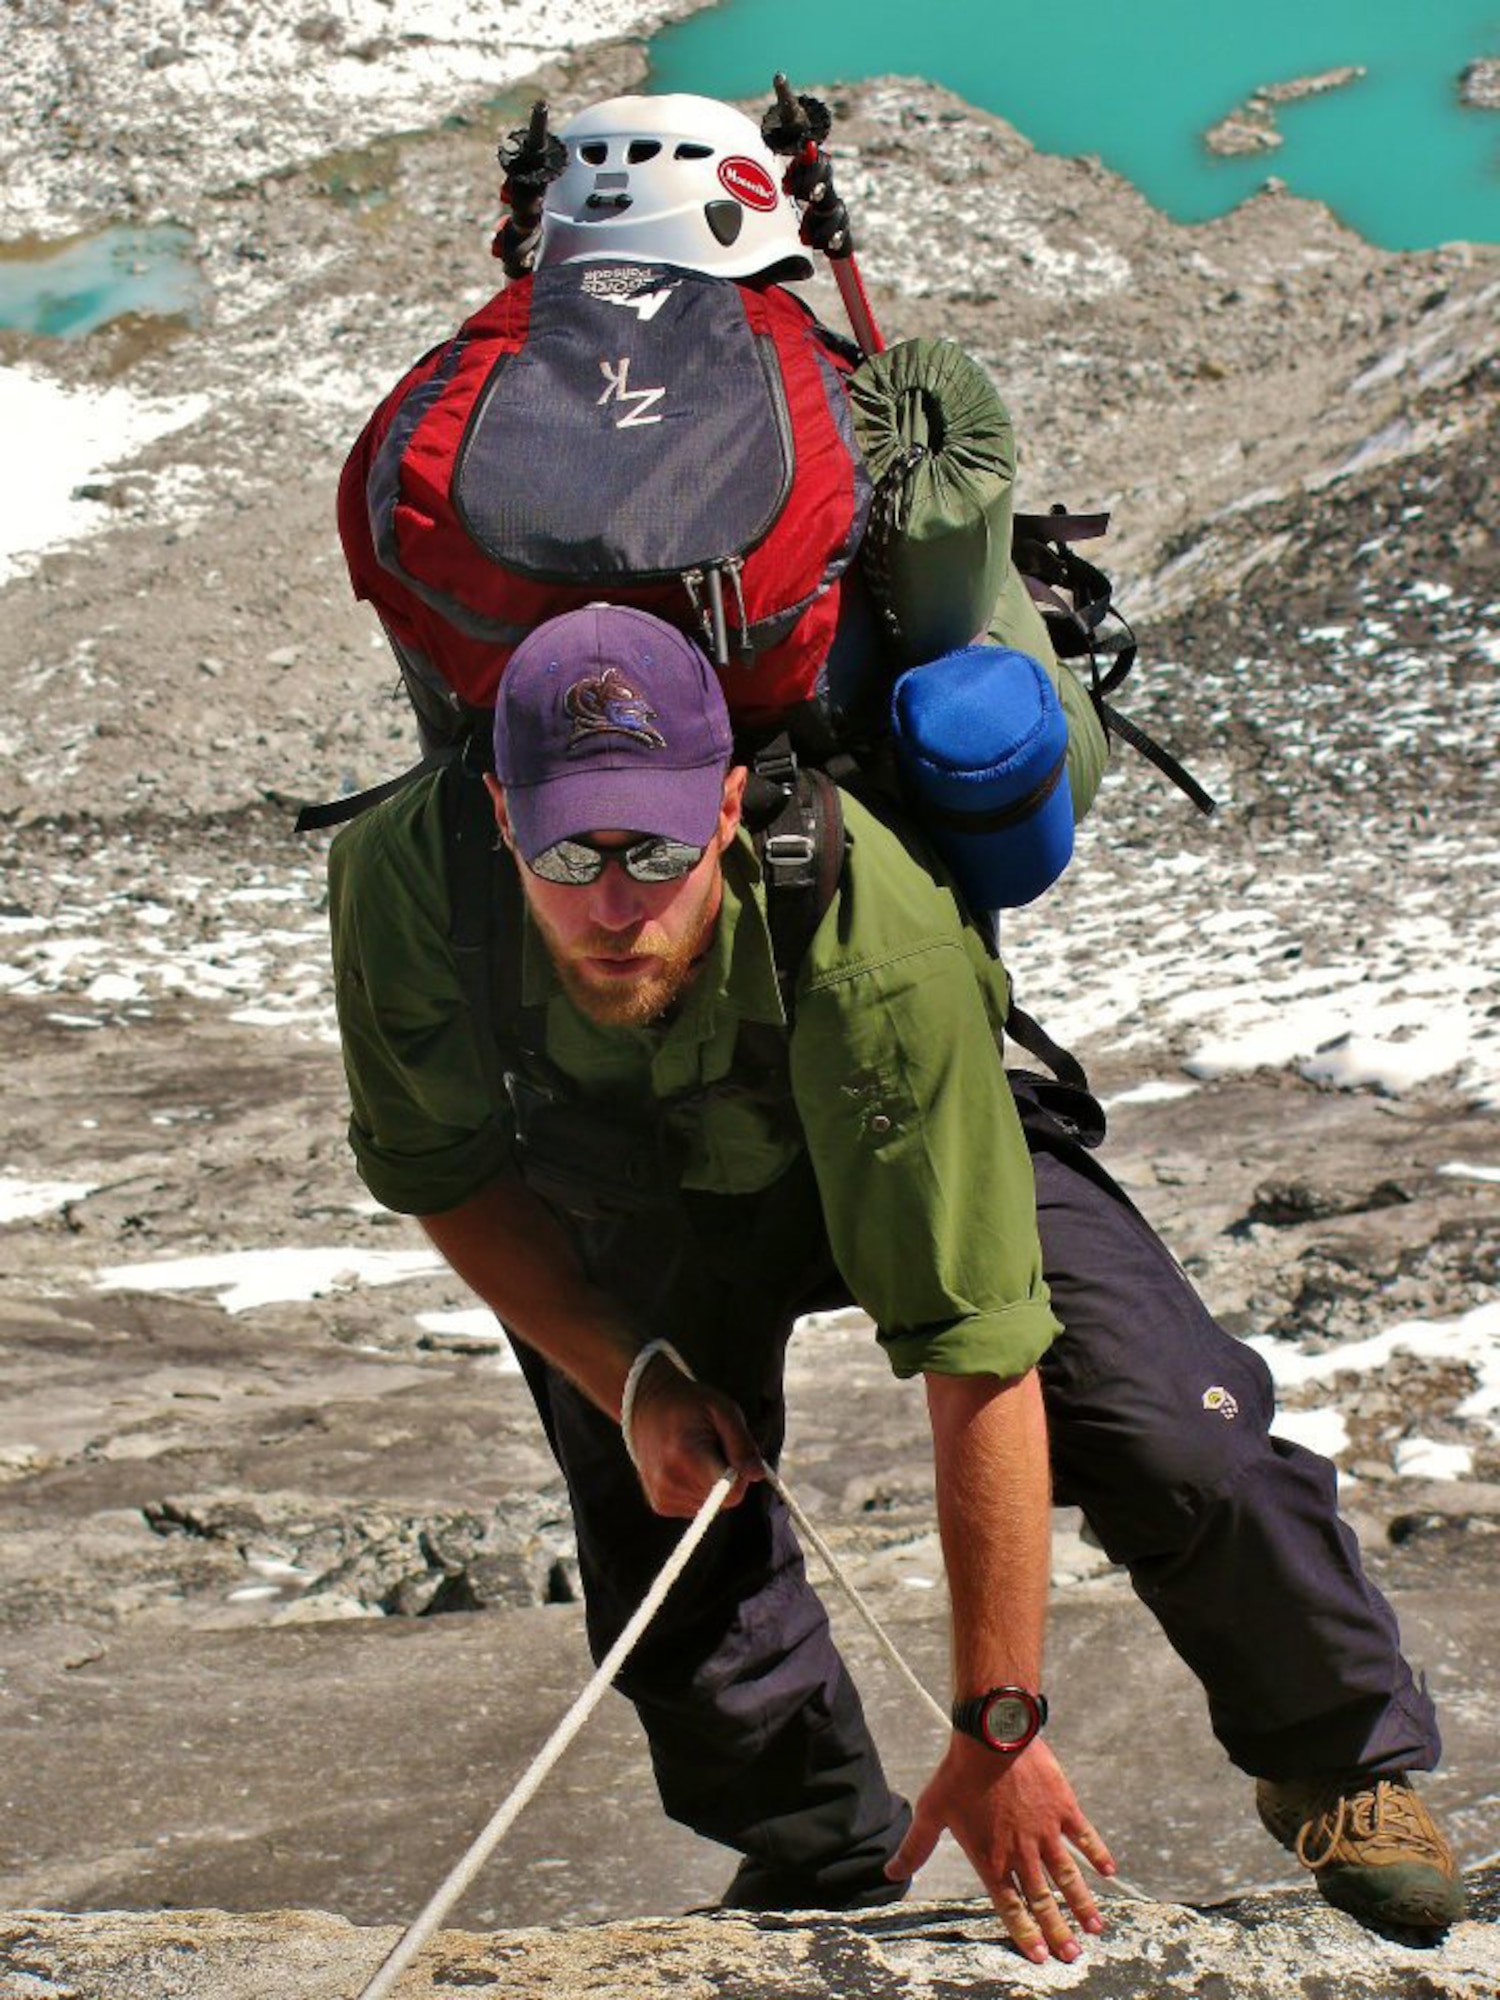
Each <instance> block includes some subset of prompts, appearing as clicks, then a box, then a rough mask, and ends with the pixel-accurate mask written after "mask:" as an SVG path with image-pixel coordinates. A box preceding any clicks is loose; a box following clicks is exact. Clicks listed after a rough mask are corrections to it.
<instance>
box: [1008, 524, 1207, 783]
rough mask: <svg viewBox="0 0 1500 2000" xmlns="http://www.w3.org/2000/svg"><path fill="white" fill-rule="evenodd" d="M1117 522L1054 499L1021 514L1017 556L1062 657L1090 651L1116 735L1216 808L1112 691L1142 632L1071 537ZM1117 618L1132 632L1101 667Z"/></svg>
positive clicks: (1095, 693)
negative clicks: (1101, 644)
mask: <svg viewBox="0 0 1500 2000" xmlns="http://www.w3.org/2000/svg"><path fill="white" fill-rule="evenodd" d="M1108 526H1109V516H1108V514H1070V513H1068V512H1067V510H1066V509H1065V508H1063V507H1060V506H1059V507H1054V508H1053V509H1052V512H1051V513H1050V514H1017V515H1016V517H1015V521H1014V523H1013V525H1012V540H1011V559H1012V561H1013V562H1014V563H1015V566H1016V568H1017V570H1018V571H1019V572H1020V574H1021V578H1022V581H1023V582H1024V583H1025V585H1026V589H1027V591H1028V593H1029V594H1030V596H1031V599H1032V602H1033V603H1034V604H1036V605H1037V607H1038V608H1039V609H1040V611H1041V613H1042V615H1043V617H1044V618H1045V619H1046V621H1047V635H1048V637H1049V638H1050V639H1051V641H1052V648H1053V651H1054V652H1055V653H1056V654H1057V656H1058V658H1059V659H1062V660H1077V659H1087V661H1088V663H1089V673H1090V676H1091V685H1090V688H1089V693H1090V695H1091V697H1092V699H1093V703H1094V708H1095V710H1096V711H1097V713H1098V716H1099V720H1100V721H1101V722H1102V723H1103V725H1104V728H1105V731H1106V733H1107V734H1109V735H1114V736H1118V737H1119V738H1120V739H1121V740H1122V741H1123V742H1126V743H1128V744H1129V745H1130V747H1131V749H1132V750H1135V751H1137V752H1138V753H1139V754H1140V755H1141V756H1142V757H1144V758H1145V759H1146V761H1147V762H1148V763H1150V764H1154V765H1155V766H1156V768H1157V770H1158V771H1160V772H1161V773H1162V775H1163V777H1165V778H1168V779H1170V780H1171V782H1172V783H1173V784H1174V785H1175V786H1176V787H1177V789H1178V790H1179V791H1180V792H1183V793H1185V794H1186V796H1187V797H1188V798H1190V799H1191V800H1192V802H1193V804H1194V805H1195V806H1196V807H1197V808H1198V810H1199V812H1201V813H1205V814H1208V813H1212V812H1213V810H1214V801H1213V799H1212V798H1211V797H1210V795H1209V794H1208V793H1207V792H1206V791H1205V790H1204V789H1203V787H1202V785H1200V784H1199V783H1198V780H1197V779H1196V778H1195V777H1194V776H1193V774H1192V772H1191V771H1189V770H1188V769H1187V768H1186V767H1185V766H1184V765H1183V764H1182V763H1181V762H1180V761H1179V760H1178V759H1177V758H1176V757H1174V756H1173V755H1172V752H1171V751H1170V750H1168V749H1166V748H1165V747H1164V746H1163V745H1162V744H1160V743H1158V742H1157V741H1156V739H1155V737H1153V736H1148V735H1147V734H1146V732H1145V730H1144V729H1142V728H1141V726H1140V724H1139V723H1138V722H1132V721H1131V720H1130V717H1129V716H1128V715H1122V714H1121V713H1120V711H1119V710H1118V709H1117V708H1116V707H1115V706H1114V705H1113V704H1112V703H1111V702H1108V701H1106V700H1105V698H1104V697H1105V696H1106V695H1108V694H1113V692H1114V690H1115V689H1116V688H1117V687H1118V686H1119V685H1120V683H1121V681H1123V680H1124V678H1125V676H1126V675H1127V674H1128V673H1129V672H1130V669H1131V668H1132V667H1133V666H1134V665H1135V656H1136V642H1135V634H1134V632H1132V631H1131V629H1130V626H1129V624H1128V623H1127V622H1126V620H1125V619H1124V617H1123V616H1122V615H1121V613H1120V611H1119V608H1118V607H1117V606H1116V604H1115V602H1114V599H1113V597H1112V595H1111V591H1110V583H1109V578H1108V577H1107V576H1106V575H1105V574H1104V572H1103V570H1101V569H1098V568H1096V567H1095V565H1094V564H1093V563H1091V562H1085V561H1084V559H1083V557H1082V556H1081V555H1079V554H1078V553H1077V551H1076V550H1075V549H1074V548H1072V547H1071V546H1070V545H1071V544H1072V543H1073V542H1091V541H1096V540H1097V539H1098V538H1099V537H1100V536H1101V535H1102V534H1104V532H1105V531H1106V529H1107V528H1108ZM1110 618H1112V619H1114V621H1115V623H1116V624H1117V625H1118V626H1119V627H1120V628H1121V630H1122V631H1123V633H1124V635H1125V637H1124V640H1123V642H1122V643H1121V644H1120V645H1119V646H1118V647H1116V649H1115V651H1114V653H1113V656H1112V657H1111V658H1110V663H1109V666H1108V668H1107V669H1106V670H1104V671H1103V672H1101V671H1100V666H1099V656H1098V651H1097V647H1098V639H1099V633H1100V629H1101V627H1102V626H1103V625H1104V623H1105V621H1106V619H1110Z"/></svg>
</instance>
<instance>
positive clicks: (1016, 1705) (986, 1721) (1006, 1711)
mask: <svg viewBox="0 0 1500 2000" xmlns="http://www.w3.org/2000/svg"><path fill="white" fill-rule="evenodd" d="M1033 1723H1034V1717H1033V1715H1032V1709H1031V1704H1030V1702H1028V1701H1023V1700H1022V1699H1021V1697H1020V1696H1019V1695H1014V1694H997V1695H996V1696H995V1698H994V1700H993V1701H991V1702H988V1703H986V1705H985V1710H984V1715H983V1716H982V1718H981V1721H980V1727H981V1728H982V1729H983V1730H984V1733H985V1735H986V1736H987V1737H988V1738H989V1739H990V1741H991V1743H995V1744H999V1745H1002V1746H1003V1745H1005V1744H1007V1743H1020V1742H1022V1741H1024V1740H1025V1738H1027V1737H1028V1736H1031V1735H1033V1734H1034V1733H1035V1731H1034V1728H1033Z"/></svg>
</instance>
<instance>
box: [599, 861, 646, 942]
mask: <svg viewBox="0 0 1500 2000" xmlns="http://www.w3.org/2000/svg"><path fill="white" fill-rule="evenodd" d="M644 915H645V899H644V897H643V896H642V894H641V885H640V883H639V882H635V881H632V879H631V878H630V876H628V875H627V874H626V873H625V870H624V868H623V867H622V866H621V865H620V862H619V861H618V860H617V859H615V858H614V857H613V856H611V858H610V859H609V860H607V861H606V862H605V864H604V870H603V873H602V874H601V875H600V877H599V879H598V881H597V882H596V883H595V884H594V921H595V923H597V924H601V925H603V927H604V928H605V929H606V930H611V931H623V930H628V929H629V927H630V925H631V924H635V923H639V922H640V920H641V918H642V917H643V916H644Z"/></svg>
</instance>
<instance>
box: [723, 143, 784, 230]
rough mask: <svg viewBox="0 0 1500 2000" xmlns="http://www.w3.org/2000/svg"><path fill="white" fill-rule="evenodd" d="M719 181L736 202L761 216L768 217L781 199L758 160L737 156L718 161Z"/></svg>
mask: <svg viewBox="0 0 1500 2000" xmlns="http://www.w3.org/2000/svg"><path fill="white" fill-rule="evenodd" d="M719 179H720V181H721V182H722V184H723V185H724V186H725V187H727V188H728V190H729V192H730V193H731V194H732V195H733V196H734V198H735V199H736V201H742V202H743V203H744V204H745V206H746V208H758V209H759V210H760V212H761V214H762V215H769V214H770V212H771V210H772V209H773V208H775V206H776V204H777V202H778V201H779V200H780V198H781V197H780V196H779V195H778V193H777V192H776V183H775V181H773V180H772V178H771V176H770V175H769V174H768V173H767V172H766V170H765V168H764V167H763V166H762V165H761V164H760V162H759V160H747V159H744V158H743V157H741V156H738V155H737V156H735V157H734V158H732V159H728V160H720V162H719Z"/></svg>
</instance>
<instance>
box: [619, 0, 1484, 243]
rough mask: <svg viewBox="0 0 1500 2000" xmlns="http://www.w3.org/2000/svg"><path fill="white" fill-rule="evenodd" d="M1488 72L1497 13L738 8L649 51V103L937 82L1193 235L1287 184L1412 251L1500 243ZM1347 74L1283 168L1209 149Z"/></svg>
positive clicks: (1402, 7)
mask: <svg viewBox="0 0 1500 2000" xmlns="http://www.w3.org/2000/svg"><path fill="white" fill-rule="evenodd" d="M1477 56H1500V0H1425V4H1424V0H1259V4H1257V5H1251V6H1247V7H1234V8H1230V7H1226V6H1223V5H1219V6H1215V5H1214V4H1213V0H1065V4H1062V5H1053V6H1047V5H1038V4H1037V0H1025V4H1021V0H936V3H935V4H930V5H927V6H922V5H921V4H919V0H917V3H914V0H823V4H822V5H821V6H809V5H808V4H807V0H724V4H722V5H720V6H718V7H716V8H714V9H713V10H712V11H711V12H708V13H704V14H696V15H694V16H693V17H692V18H691V19H690V20H687V21H684V22H682V23H680V24H679V25H678V26H675V27H671V28H668V29H666V30H664V31H663V32H662V33H661V34H660V35H658V36H657V37H656V38H655V40H654V41H653V43H652V45H651V60H652V73H651V83H650V88H651V89H653V90H693V91H701V92H703V93H705V94H707V95H709V96H714V97H720V96H722V97H738V98H746V97H749V98H755V97H759V96H761V95H764V96H765V98H766V100H767V102H769V100H770V80H771V74H772V72H773V71H774V70H776V69H784V70H785V71H786V72H787V74H788V76H790V78H791V80H792V83H793V85H794V86H795V87H797V88H800V89H806V88H808V87H809V85H810V84H813V83H814V82H816V83H822V84H827V83H832V82H835V81H838V82H854V81H857V80H858V79H859V78H861V77H868V76H879V75H882V74H890V73H896V74H901V75H907V76H923V77H927V78H929V79H930V80H931V81H933V82H935V83H941V84H944V85H946V86H947V88H948V89H950V90H953V91H956V92H957V93H958V94H959V95H960V96H961V97H963V98H965V99H967V100H968V101H969V102H970V103H973V104H979V105H982V106H984V107H985V109H987V110H990V111H995V112H998V113H999V114H1000V116H1001V117H1002V118H1005V119H1006V120H1007V121H1008V122H1009V123H1010V124H1012V125H1014V126H1016V127H1017V129H1018V130H1020V131H1022V132H1024V133H1025V134H1026V136H1027V138H1028V139H1030V140H1031V141H1032V143H1033V144H1034V145H1036V146H1038V147H1040V148H1041V149H1042V150H1043V151H1045V152H1052V153H1066V154H1078V153H1096V154H1098V155H1099V157H1100V158H1101V159H1102V160H1103V161H1104V162H1105V164H1106V165H1107V166H1109V167H1112V168H1113V169H1114V170H1115V171H1116V172H1117V173H1120V174H1123V175H1124V176H1125V178H1126V179H1127V180H1130V181H1133V182H1134V183H1135V185H1136V186H1137V187H1138V188H1140V189H1141V191H1142V192H1143V193H1144V194H1145V195H1146V196H1147V197H1148V199H1149V200H1151V201H1152V202H1153V203H1154V204H1155V205H1156V206H1157V207H1158V208H1161V209H1164V210H1165V211H1166V212H1167V213H1168V214H1169V215H1173V216H1175V217H1176V218H1177V219H1178V220H1179V221H1183V222H1201V221H1204V220H1206V219H1207V218H1209V217H1210V216H1214V215H1221V214H1223V213H1224V212H1225V211H1226V210H1228V209H1231V208H1233V207H1234V206H1235V205H1236V204H1237V203H1238V202H1240V201H1242V200H1243V199H1244V198H1245V197H1246V196H1247V195H1248V194H1251V193H1253V192H1254V190H1255V189H1256V188H1258V187H1259V186H1260V185H1261V184H1262V182H1263V181H1264V180H1265V179H1266V178H1267V176H1268V175H1271V174H1275V175H1276V176H1278V177H1279V178H1280V179H1281V180H1284V181H1285V182H1286V183H1287V184H1288V185H1289V186H1290V187H1291V188H1292V189H1293V190H1294V191H1295V192H1296V193H1298V194H1302V195H1308V196H1311V197H1313V198H1315V199H1318V200H1322V201H1326V202H1327V203H1328V204H1329V206H1330V207H1331V208H1332V209H1333V210H1334V211H1335V213H1336V214H1338V215H1339V216H1340V217H1341V218H1342V219H1343V220H1344V221H1345V222H1346V223H1347V224H1348V225H1349V226H1350V227H1351V228H1352V229H1355V230H1357V231H1358V232H1359V233H1360V235H1362V236H1364V237H1366V238H1368V239H1369V240H1370V241H1371V242H1373V243H1379V244H1382V245H1384V246H1385V247H1386V248H1387V249H1392V250H1411V249H1422V248H1428V247H1431V246H1432V245H1434V244H1438V243H1445V242H1449V241H1452V240H1454V239H1456V238H1467V239H1468V240H1470V241H1473V242H1483V243H1495V242H1500V111H1481V110H1474V109H1469V108H1465V107H1463V106H1461V105H1460V103H1459V100H1458V78H1459V75H1460V73H1461V72H1462V70H1463V69H1464V66H1465V65H1466V64H1467V63H1469V62H1471V61H1472V60H1473V59H1474V58H1475V57H1477ZM1346 64H1363V65H1364V67H1365V68H1366V70H1367V72H1368V74H1367V75H1366V76H1365V77H1363V78H1362V79H1361V80H1359V81H1358V82H1356V83H1353V84H1350V85H1349V86H1347V87H1346V88H1344V89H1342V90H1337V91H1333V92H1331V93H1329V94H1328V95H1326V96H1323V97H1318V98H1312V99H1306V100H1304V101H1302V102H1300V103H1296V104H1289V105H1283V106H1281V107H1280V109H1279V110H1278V112H1277V119H1276V123H1277V128H1278V129H1279V130H1280V132H1281V133H1282V135H1283V144H1282V145H1281V146H1280V147H1279V148H1278V149H1277V150H1276V151H1274V152H1271V153H1264V154H1260V155H1258V156H1255V157H1252V158H1248V159H1218V158H1215V157H1214V156H1213V155H1212V154H1210V153H1209V152H1208V151H1207V150H1206V149H1205V147H1204V144H1203V134H1204V133H1205V132H1206V131H1207V130H1208V129H1209V128H1210V127H1211V126H1213V125H1215V124H1217V123H1218V121H1219V120H1220V119H1221V118H1223V117H1224V116H1225V115H1226V114H1227V113H1228V112H1230V111H1232V110H1233V109H1234V108H1235V106H1236V105H1238V104H1240V103H1242V102H1243V101H1244V99H1245V98H1246V97H1248V96H1249V95H1250V93H1251V92H1252V91H1253V90H1254V89H1255V88H1256V86H1257V85H1260V84H1269V83H1277V82H1283V81H1289V80H1291V79H1293V78H1297V77H1302V76H1308V75H1312V74H1315V73H1317V72H1320V71H1323V70H1328V69H1334V68H1339V67H1342V66H1344V65H1346ZM837 138H838V134H837V130H835V133H834V141H835V144H836V143H837ZM855 224H856V227H857V226H858V217H856V218H855Z"/></svg>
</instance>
